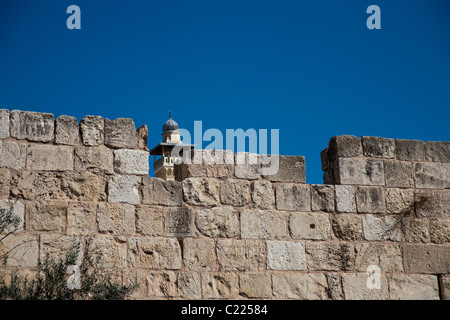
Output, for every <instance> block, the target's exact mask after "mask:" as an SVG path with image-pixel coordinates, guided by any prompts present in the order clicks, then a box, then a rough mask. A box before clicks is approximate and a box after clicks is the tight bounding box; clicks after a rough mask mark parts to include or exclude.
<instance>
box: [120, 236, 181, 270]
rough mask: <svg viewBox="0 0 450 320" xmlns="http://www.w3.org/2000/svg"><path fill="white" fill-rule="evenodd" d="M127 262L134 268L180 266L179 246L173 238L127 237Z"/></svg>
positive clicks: (174, 267)
mask: <svg viewBox="0 0 450 320" xmlns="http://www.w3.org/2000/svg"><path fill="white" fill-rule="evenodd" d="M128 263H129V266H130V267H134V268H149V269H168V270H176V269H180V268H181V248H180V244H179V243H178V241H177V240H176V239H173V238H129V239H128Z"/></svg>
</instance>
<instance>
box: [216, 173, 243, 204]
mask: <svg viewBox="0 0 450 320" xmlns="http://www.w3.org/2000/svg"><path fill="white" fill-rule="evenodd" d="M220 202H221V203H222V204H228V205H232V206H235V207H242V206H244V205H246V204H248V203H249V202H250V183H249V182H248V181H243V180H238V179H225V180H222V181H221V182H220Z"/></svg>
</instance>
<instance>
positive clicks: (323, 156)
mask: <svg viewBox="0 0 450 320" xmlns="http://www.w3.org/2000/svg"><path fill="white" fill-rule="evenodd" d="M320 164H321V168H322V171H327V170H328V168H329V167H330V159H329V158H328V147H326V148H325V149H323V150H322V151H321V152H320Z"/></svg>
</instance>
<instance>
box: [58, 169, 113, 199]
mask: <svg viewBox="0 0 450 320" xmlns="http://www.w3.org/2000/svg"><path fill="white" fill-rule="evenodd" d="M60 180H61V190H62V192H63V193H64V194H65V197H67V198H69V199H71V200H78V201H106V192H105V190H106V181H107V180H106V177H105V176H103V175H98V174H93V173H90V172H87V171H85V172H82V173H79V172H64V173H62V174H61V176H60Z"/></svg>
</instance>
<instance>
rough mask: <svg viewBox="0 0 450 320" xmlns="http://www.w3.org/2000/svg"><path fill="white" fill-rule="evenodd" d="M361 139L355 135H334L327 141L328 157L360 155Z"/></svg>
mask: <svg viewBox="0 0 450 320" xmlns="http://www.w3.org/2000/svg"><path fill="white" fill-rule="evenodd" d="M361 153H362V148H361V139H360V138H357V137H355V136H349V135H342V136H335V137H332V138H331V139H330V142H329V143H328V157H329V158H330V159H335V158H336V157H342V158H352V157H357V156H359V155H361Z"/></svg>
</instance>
